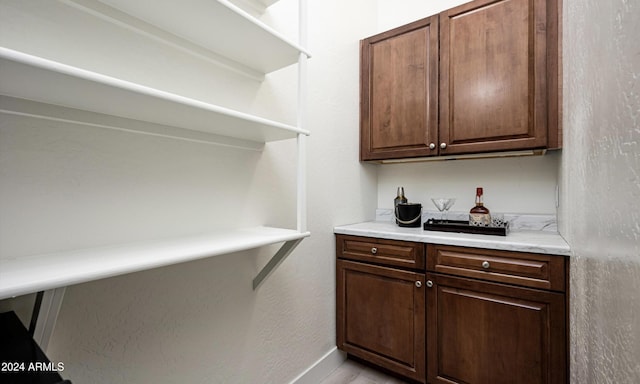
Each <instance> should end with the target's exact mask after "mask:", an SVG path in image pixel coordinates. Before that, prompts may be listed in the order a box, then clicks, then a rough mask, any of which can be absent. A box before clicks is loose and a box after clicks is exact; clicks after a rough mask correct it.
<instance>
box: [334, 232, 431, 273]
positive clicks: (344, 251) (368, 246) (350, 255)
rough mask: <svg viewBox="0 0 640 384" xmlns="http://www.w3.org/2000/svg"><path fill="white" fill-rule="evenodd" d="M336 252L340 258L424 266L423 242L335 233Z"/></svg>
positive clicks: (389, 264) (414, 266) (405, 266)
mask: <svg viewBox="0 0 640 384" xmlns="http://www.w3.org/2000/svg"><path fill="white" fill-rule="evenodd" d="M374 248H375V252H374ZM336 254H337V255H338V257H340V258H345V259H350V260H355V261H365V262H371V263H376V264H380V265H386V266H396V267H404V268H411V269H417V270H422V271H424V268H425V251H424V244H423V243H416V242H410V241H398V240H385V239H377V238H373V237H360V236H345V235H336Z"/></svg>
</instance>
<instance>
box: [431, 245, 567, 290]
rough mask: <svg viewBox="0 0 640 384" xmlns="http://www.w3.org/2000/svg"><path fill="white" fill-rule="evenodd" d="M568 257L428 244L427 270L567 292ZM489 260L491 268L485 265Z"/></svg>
mask: <svg viewBox="0 0 640 384" xmlns="http://www.w3.org/2000/svg"><path fill="white" fill-rule="evenodd" d="M565 260H566V259H565V257H562V256H556V255H544V254H538V253H526V252H509V251H499V250H492V249H479V248H464V247H455V246H448V245H428V246H427V270H429V271H432V272H439V273H446V274H449V275H455V276H462V277H473V278H476V279H482V280H488V281H495V282H500V283H508V284H515V285H521V286H524V287H531V288H541V289H548V290H554V291H559V292H564V291H565V290H566V281H565V268H566V266H565ZM485 261H486V262H487V263H489V267H488V268H484V267H483V266H482V264H483V262H485Z"/></svg>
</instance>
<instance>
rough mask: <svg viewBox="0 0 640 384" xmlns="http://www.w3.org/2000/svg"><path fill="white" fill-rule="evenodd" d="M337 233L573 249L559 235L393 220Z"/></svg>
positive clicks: (488, 246) (529, 248) (565, 251)
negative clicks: (457, 229)
mask: <svg viewBox="0 0 640 384" xmlns="http://www.w3.org/2000/svg"><path fill="white" fill-rule="evenodd" d="M333 232H334V233H336V234H343V235H354V236H365V237H377V238H382V239H392V240H405V241H417V242H421V243H431V244H444V245H457V246H462V247H476V248H486V249H498V250H505V251H516V252H532V253H544V254H551V255H561V256H570V255H571V249H570V248H569V245H568V244H567V242H566V241H565V240H564V239H563V238H562V236H560V234H558V233H557V232H551V231H538V230H517V231H511V232H509V233H508V234H507V236H493V235H474V234H467V233H453V232H437V231H425V230H423V229H422V227H420V228H405V227H399V226H397V225H396V224H395V223H393V222H390V221H369V222H364V223H357V224H349V225H341V226H337V227H335V228H334V229H333Z"/></svg>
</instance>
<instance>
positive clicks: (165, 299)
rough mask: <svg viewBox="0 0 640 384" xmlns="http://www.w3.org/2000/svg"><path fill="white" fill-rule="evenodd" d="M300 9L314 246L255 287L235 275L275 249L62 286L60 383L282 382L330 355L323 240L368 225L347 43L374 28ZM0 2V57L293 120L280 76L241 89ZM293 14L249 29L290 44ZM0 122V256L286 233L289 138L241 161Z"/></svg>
mask: <svg viewBox="0 0 640 384" xmlns="http://www.w3.org/2000/svg"><path fill="white" fill-rule="evenodd" d="M309 3H310V12H309V13H310V15H311V17H310V21H309V24H310V25H309V28H310V31H309V44H308V46H309V49H310V51H311V52H312V53H313V58H312V59H311V61H310V62H309V89H310V92H309V100H308V101H309V111H308V120H309V124H308V127H307V128H308V129H310V130H311V131H312V136H311V137H309V139H308V152H309V154H308V155H309V158H308V187H309V196H308V203H309V209H308V214H309V230H310V231H311V232H312V237H311V238H309V239H306V240H304V241H303V242H302V244H301V245H300V246H299V248H298V249H296V251H294V253H293V254H291V255H290V256H289V257H288V258H287V259H286V261H285V262H284V263H283V264H282V265H281V266H280V267H279V268H278V269H277V270H276V271H275V273H274V274H273V275H271V276H270V277H269V278H268V279H267V280H266V281H265V283H264V284H263V285H262V286H261V287H260V289H259V290H258V291H253V290H252V289H251V280H252V278H253V277H254V276H255V275H256V274H257V272H258V271H259V270H260V268H261V267H262V265H264V263H266V261H267V259H268V257H269V256H271V255H272V254H273V252H274V251H275V248H274V247H268V248H267V249H261V250H259V251H251V252H243V253H237V254H231V255H226V256H220V257H216V258H213V259H210V260H200V261H196V262H192V263H185V264H181V265H176V266H172V267H166V268H160V269H156V270H151V271H146V272H141V273H135V274H130V275H125V276H120V277H116V278H111V279H104V280H100V281H96V282H92V283H86V284H80V285H76V286H72V287H69V288H68V289H67V291H66V295H65V298H64V302H63V306H62V309H61V312H60V316H59V319H58V323H57V326H56V329H55V332H54V334H53V338H52V340H51V342H50V344H49V351H48V352H49V354H50V357H51V358H52V359H53V360H55V361H62V362H64V363H65V367H66V370H65V372H64V375H65V377H68V378H70V379H72V380H73V381H74V382H79V383H83V382H84V383H96V384H99V383H114V382H123V383H124V382H126V383H150V382H153V383H176V382H206V383H286V382H290V381H291V380H293V379H294V378H295V377H296V376H297V375H299V374H300V373H301V372H303V371H304V370H305V369H307V368H308V367H310V366H311V365H312V364H314V363H315V362H316V361H317V360H318V359H320V358H322V356H324V355H325V354H326V353H327V352H330V351H331V350H332V349H334V348H335V261H334V260H335V242H334V240H333V235H332V228H333V226H334V225H337V224H343V223H345V222H354V221H362V220H367V219H372V218H373V216H374V211H375V208H376V194H375V191H376V182H377V176H376V169H375V167H371V166H366V165H361V164H360V163H359V162H358V161H357V159H358V152H357V151H358V40H359V39H360V38H362V37H363V36H366V35H368V34H371V33H373V32H374V29H375V20H376V16H375V8H372V7H371V4H370V2H369V1H365V0H361V1H350V2H348V3H346V4H345V3H344V2H341V1H338V0H334V1H322V2H309ZM0 7H1V9H2V12H0V15H1V16H0V17H1V18H2V19H1V20H0V25H1V27H0V28H1V29H0V45H3V46H7V47H12V48H17V49H21V50H24V51H27V52H31V53H34V54H39V55H43V56H45V57H49V58H52V59H55V60H59V61H63V62H66V63H69V64H72V65H77V66H81V67H83V68H87V69H91V70H94V71H98V72H104V73H107V74H111V75H115V76H120V77H123V78H125V79H129V80H134V81H139V82H142V83H144V84H147V85H150V86H155V87H158V88H161V89H166V90H169V91H173V92H177V93H181V94H185V95H187V96H191V97H195V98H200V99H203V100H205V101H212V102H219V103H222V104H224V105H227V106H229V107H233V108H237V109H240V110H247V111H254V112H257V113H260V114H262V115H265V116H267V117H272V118H278V119H280V120H284V121H285V122H295V115H296V114H295V107H296V102H295V90H296V81H297V80H296V78H297V77H296V70H295V67H292V68H286V69H284V70H282V71H279V72H277V73H273V74H270V75H268V76H267V78H266V79H265V81H264V82H263V83H255V82H252V81H247V80H244V79H242V78H238V77H234V76H229V75H227V74H224V73H221V72H220V71H219V70H218V69H216V68H215V67H214V66H212V65H210V64H209V63H207V62H202V61H200V60H199V59H196V58H194V57H192V56H190V55H188V54H182V53H176V52H172V51H171V50H168V49H167V48H166V47H163V46H162V44H160V43H157V42H154V41H149V40H146V39H145V38H143V37H141V36H138V35H135V34H132V33H131V32H127V31H121V30H119V29H117V28H114V27H113V26H111V25H109V24H107V23H105V22H103V21H101V20H98V19H95V18H93V17H92V16H89V15H86V14H84V13H81V12H78V11H75V10H73V9H71V8H67V6H66V5H64V4H63V3H60V2H50V1H45V0H42V1H30V2H23V1H17V0H2V1H1V2H0ZM296 9H297V6H296V2H295V1H292V0H282V1H281V2H280V3H278V4H277V5H276V6H275V7H274V8H273V9H272V10H270V11H269V12H270V14H269V15H267V16H265V19H266V20H269V21H270V22H273V23H275V24H278V23H280V24H281V25H282V26H284V27H285V29H293V31H294V33H295V28H291V27H290V24H292V23H291V22H290V20H291V19H290V17H291V16H292V15H293V17H297V14H296V13H295V10H296ZM354 15H358V17H354ZM287 33H291V32H290V31H287ZM182 68H189V69H190V70H189V71H187V72H185V71H183V70H182ZM63 91H64V90H61V92H63ZM1 122H2V123H1V125H0V145H1V146H2V147H1V148H0V156H1V158H0V204H1V206H0V210H1V211H2V212H3V215H2V220H0V247H2V249H1V251H2V255H3V257H12V256H24V255H28V254H31V253H36V252H46V251H55V250H59V249H69V248H75V247H85V246H93V245H99V244H107V243H112V242H122V241H131V240H142V239H145V238H153V237H163V236H174V235H180V234H184V233H193V232H199V231H205V230H207V229H210V228H216V227H219V226H224V225H228V224H229V222H230V221H236V220H238V221H242V222H244V223H249V224H267V225H285V226H289V227H292V226H295V201H294V196H295V155H294V154H293V153H292V152H291V150H292V149H294V148H295V143H294V142H292V141H287V142H279V143H273V144H269V145H267V147H266V148H265V150H264V152H262V153H252V152H245V151H236V150H232V149H225V148H220V147H216V146H212V145H206V144H197V143H189V142H183V141H175V140H170V139H164V138H157V137H149V136H140V135H135V134H131V133H123V132H118V131H109V130H100V129H96V128H91V127H86V126H78V125H69V124H62V123H51V122H43V121H38V120H35V119H32V118H18V117H8V116H6V115H2V116H1Z"/></svg>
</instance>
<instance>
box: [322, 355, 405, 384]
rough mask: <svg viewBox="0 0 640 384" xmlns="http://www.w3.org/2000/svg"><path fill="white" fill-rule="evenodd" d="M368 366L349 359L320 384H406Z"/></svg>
mask: <svg viewBox="0 0 640 384" xmlns="http://www.w3.org/2000/svg"><path fill="white" fill-rule="evenodd" d="M405 383H408V382H406V381H402V380H401V379H398V378H396V377H392V376H388V375H385V374H384V373H382V372H380V371H377V370H375V369H373V368H371V367H368V366H366V365H362V364H360V363H358V362H356V361H353V360H350V359H347V360H345V362H344V363H343V364H342V365H341V366H339V367H338V368H337V369H336V370H335V371H333V372H332V373H331V374H330V375H329V376H327V378H325V379H324V380H322V382H320V384H405Z"/></svg>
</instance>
